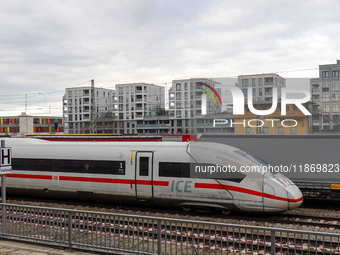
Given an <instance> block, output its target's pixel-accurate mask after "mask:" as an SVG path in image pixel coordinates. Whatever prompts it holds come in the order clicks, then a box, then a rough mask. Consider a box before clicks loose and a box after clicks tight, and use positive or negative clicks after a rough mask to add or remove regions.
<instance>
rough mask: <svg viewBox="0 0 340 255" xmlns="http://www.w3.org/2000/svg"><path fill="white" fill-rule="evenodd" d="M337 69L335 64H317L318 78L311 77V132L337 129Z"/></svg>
mask: <svg viewBox="0 0 340 255" xmlns="http://www.w3.org/2000/svg"><path fill="white" fill-rule="evenodd" d="M339 71H340V60H337V63H336V64H329V65H319V78H315V79H311V80H310V86H311V93H312V102H313V118H312V119H313V133H316V132H332V131H337V132H338V131H339V130H340V128H339V124H340V123H339V114H340V111H339V110H340V102H339V83H340V80H339Z"/></svg>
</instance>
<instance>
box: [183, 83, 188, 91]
mask: <svg viewBox="0 0 340 255" xmlns="http://www.w3.org/2000/svg"><path fill="white" fill-rule="evenodd" d="M184 89H185V90H188V83H187V82H186V83H184Z"/></svg>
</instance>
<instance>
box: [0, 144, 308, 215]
mask: <svg viewBox="0 0 340 255" xmlns="http://www.w3.org/2000/svg"><path fill="white" fill-rule="evenodd" d="M4 140H5V145H6V147H11V148H12V173H9V174H6V177H7V178H6V183H7V193H8V194H9V195H11V194H15V195H22V194H25V195H29V194H31V195H35V196H51V197H59V198H77V199H83V200H84V199H85V200H92V201H93V200H94V201H105V202H115V203H116V204H117V203H120V202H121V203H132V204H138V203H143V204H148V203H149V204H150V205H152V204H155V205H164V206H179V207H182V208H183V209H185V210H189V209H196V208H214V209H216V210H221V211H246V212H282V211H286V210H289V209H293V208H297V207H299V206H300V205H301V204H302V201H303V197H302V194H301V192H300V190H299V189H298V188H297V187H296V186H295V185H294V184H293V183H292V182H291V181H290V180H289V179H287V178H286V177H284V176H283V175H281V174H271V173H269V172H240V169H241V167H242V166H258V165H261V164H262V162H260V161H259V160H258V159H256V158H254V157H252V156H251V155H248V154H247V153H245V152H243V151H240V150H238V149H237V148H234V147H230V146H227V145H222V144H218V143H200V142H192V143H186V142H148V143H144V142H125V143H121V142H115V143H110V142H50V141H44V140H38V139H30V138H8V139H4ZM207 164H210V166H211V165H219V166H228V167H229V168H228V172H227V173H225V174H224V173H223V174H224V175H223V176H222V177H221V176H220V175H219V176H217V177H216V178H214V177H215V175H213V174H209V178H206V177H207V175H202V176H201V175H197V174H195V178H194V177H193V172H192V171H197V170H199V169H202V172H203V169H204V166H207ZM193 165H194V166H195V167H194V168H192V166H193ZM190 166H191V168H190ZM197 167H198V168H197ZM200 167H201V168H200ZM232 168H236V169H238V170H237V178H236V177H235V173H233V172H231V171H230V170H232ZM225 169H227V168H225ZM190 171H191V172H190Z"/></svg>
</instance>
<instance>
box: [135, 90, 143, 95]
mask: <svg viewBox="0 0 340 255" xmlns="http://www.w3.org/2000/svg"><path fill="white" fill-rule="evenodd" d="M135 93H136V94H138V93H143V90H142V89H136V90H135Z"/></svg>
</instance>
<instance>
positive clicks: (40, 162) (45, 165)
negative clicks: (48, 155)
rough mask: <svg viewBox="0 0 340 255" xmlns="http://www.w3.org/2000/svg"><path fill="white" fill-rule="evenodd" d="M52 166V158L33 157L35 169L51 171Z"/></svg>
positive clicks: (33, 167)
mask: <svg viewBox="0 0 340 255" xmlns="http://www.w3.org/2000/svg"><path fill="white" fill-rule="evenodd" d="M51 168H52V160H51V159H32V161H31V170H35V171H49V170H51Z"/></svg>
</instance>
